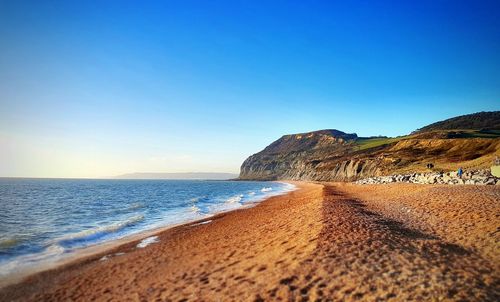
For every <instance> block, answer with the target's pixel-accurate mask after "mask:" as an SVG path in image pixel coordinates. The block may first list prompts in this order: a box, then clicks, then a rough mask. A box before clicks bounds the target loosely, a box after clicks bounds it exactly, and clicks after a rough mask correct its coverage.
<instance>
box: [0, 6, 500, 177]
mask: <svg viewBox="0 0 500 302" xmlns="http://www.w3.org/2000/svg"><path fill="white" fill-rule="evenodd" d="M499 11H500V2H499V1H491V2H490V1H440V0H434V1H387V2H386V1H290V0H289V1H237V0H231V1H187V0H182V1H157V2H156V1H22V0H15V1H5V0H0V176H8V177H97V178H98V177H109V176H114V175H119V174H123V173H130V172H190V171H205V172H233V173H238V172H239V167H240V165H241V163H242V162H243V160H244V159H245V158H246V157H248V156H249V155H251V154H253V153H256V152H258V151H260V150H261V149H263V148H264V147H265V146H267V145H268V144H270V143H271V142H272V141H274V140H276V139H278V138H279V137H281V136H282V135H284V134H291V133H300V132H307V131H313V130H319V129H339V130H341V131H344V132H349V133H353V132H355V133H357V134H358V135H359V136H372V135H387V136H397V135H403V134H407V133H409V132H411V131H413V130H415V129H417V128H419V127H422V126H424V125H426V124H429V123H432V122H435V121H438V120H443V119H446V118H449V117H453V116H457V115H462V114H467V113H473V112H478V111H492V110H499V109H500V17H499V14H498V12H499Z"/></svg>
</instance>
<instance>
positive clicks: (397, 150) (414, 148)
mask: <svg viewBox="0 0 500 302" xmlns="http://www.w3.org/2000/svg"><path fill="white" fill-rule="evenodd" d="M457 133H458V134H457ZM497 155H500V133H496V132H489V133H487V135H486V134H485V133H484V131H483V132H481V131H479V130H478V131H471V130H467V131H466V132H457V131H456V130H454V132H453V135H450V133H449V132H446V133H444V132H439V133H438V132H432V133H429V132H427V133H417V134H412V135H409V136H405V137H398V138H386V137H373V138H359V137H358V136H357V135H356V134H348V133H345V132H342V131H338V130H321V131H314V132H309V133H300V134H293V135H285V136H283V137H281V138H280V139H278V140H277V141H275V142H273V143H272V144H271V145H269V146H268V147H267V148H265V149H264V150H262V151H261V152H259V153H257V154H254V155H252V156H250V157H249V158H247V159H246V160H245V161H244V162H243V164H242V166H241V172H240V177H239V178H240V179H247V180H250V179H251V180H280V179H281V180H285V179H288V180H316V181H354V180H357V179H361V178H366V177H373V176H382V175H391V174H395V173H408V172H430V171H435V172H437V171H452V170H455V169H457V168H458V167H462V168H466V169H467V168H469V169H484V168H489V167H490V166H491V163H492V162H493V160H494V158H495V156H497ZM428 164H432V168H427V165H428Z"/></svg>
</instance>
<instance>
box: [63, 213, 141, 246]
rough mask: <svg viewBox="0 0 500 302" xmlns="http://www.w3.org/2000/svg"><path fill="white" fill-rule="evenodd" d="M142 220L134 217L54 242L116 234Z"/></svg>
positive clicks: (70, 235) (138, 216)
mask: <svg viewBox="0 0 500 302" xmlns="http://www.w3.org/2000/svg"><path fill="white" fill-rule="evenodd" d="M142 220H144V215H136V216H133V217H130V218H129V219H127V220H125V221H120V222H117V223H112V224H108V225H103V226H98V227H95V228H92V229H89V230H83V231H80V232H76V233H72V234H67V235H64V236H61V237H59V238H56V239H55V240H54V242H64V241H72V240H80V239H85V238H87V237H93V236H97V235H100V234H106V233H114V232H117V231H119V230H121V229H123V228H125V227H127V226H130V225H133V224H136V223H137V222H140V221H142Z"/></svg>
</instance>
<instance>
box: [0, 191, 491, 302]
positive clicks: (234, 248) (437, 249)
mask: <svg viewBox="0 0 500 302" xmlns="http://www.w3.org/2000/svg"><path fill="white" fill-rule="evenodd" d="M295 184H296V185H297V186H298V188H299V189H298V190H296V191H293V192H291V193H289V194H287V195H282V196H276V197H272V198H270V199H268V200H266V201H264V202H262V203H261V204H259V205H258V206H256V207H253V208H249V209H244V210H237V211H233V212H228V213H224V214H221V215H218V216H215V217H212V218H211V219H210V220H207V221H204V222H201V223H200V222H197V223H192V224H187V225H183V226H179V227H175V228H172V229H169V230H166V231H163V232H161V233H159V234H157V236H158V238H157V239H158V242H156V243H154V240H151V241H152V242H153V243H152V244H150V245H148V246H146V247H144V248H138V247H137V245H138V244H139V243H140V242H138V241H133V242H129V243H127V244H125V245H121V246H118V247H116V248H114V249H112V250H107V251H105V252H104V253H99V254H96V255H93V256H91V257H88V258H85V259H83V260H76V261H75V262H73V263H70V264H68V265H65V266H62V267H60V268H58V269H54V270H50V271H47V272H43V273H39V274H36V275H33V276H31V277H29V278H27V279H25V280H24V281H22V282H20V283H18V284H15V285H11V286H9V287H6V288H4V289H2V290H0V300H2V301H9V300H21V301H41V300H45V301H67V300H77V301H87V300H98V301H123V300H131V301H143V300H144V301H181V300H183V301H264V300H267V301H275V300H281V301H290V300H295V301H315V300H332V301H341V300H342V301H391V300H392V301H409V300H417V301H434V300H435V301H440V300H444V301H460V300H467V301H498V300H499V298H500V292H499V291H500V282H499V280H500V276H499V268H498V263H499V260H500V257H499V252H498V251H499V249H498V242H499V239H500V238H499V235H498V232H497V231H496V230H497V229H498V228H500V219H499V217H498V213H500V202H499V200H500V189H499V188H496V187H494V186H488V187H486V186H482V187H479V186H456V187H453V188H451V187H446V186H434V185H414V184H411V185H410V184H394V185H390V186H384V185H374V186H362V185H353V184H339V183H325V184H312V183H295Z"/></svg>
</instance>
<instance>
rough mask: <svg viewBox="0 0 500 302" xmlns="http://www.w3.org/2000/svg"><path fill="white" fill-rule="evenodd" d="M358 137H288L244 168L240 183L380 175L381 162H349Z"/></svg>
mask: <svg viewBox="0 0 500 302" xmlns="http://www.w3.org/2000/svg"><path fill="white" fill-rule="evenodd" d="M357 138H358V137H357V135H356V134H348V133H344V132H342V131H338V130H321V131H315V132H309V133H300V134H293V135H285V136H283V137H281V138H280V139H278V140H277V141H275V142H274V143H272V144H271V145H269V146H268V147H267V148H265V149H264V150H262V151H261V152H259V153H257V154H254V155H252V156H250V157H249V158H248V159H247V160H245V162H244V163H243V165H242V166H241V173H240V179H260V180H277V179H297V180H298V179H302V180H330V179H338V180H350V179H354V178H356V177H358V176H359V175H366V176H369V175H376V174H377V170H378V167H377V162H378V160H356V159H352V160H340V161H338V163H337V164H335V165H333V166H332V161H334V162H336V159H345V158H346V156H348V155H349V154H351V153H352V151H353V150H354V149H355V147H356V140H357Z"/></svg>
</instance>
